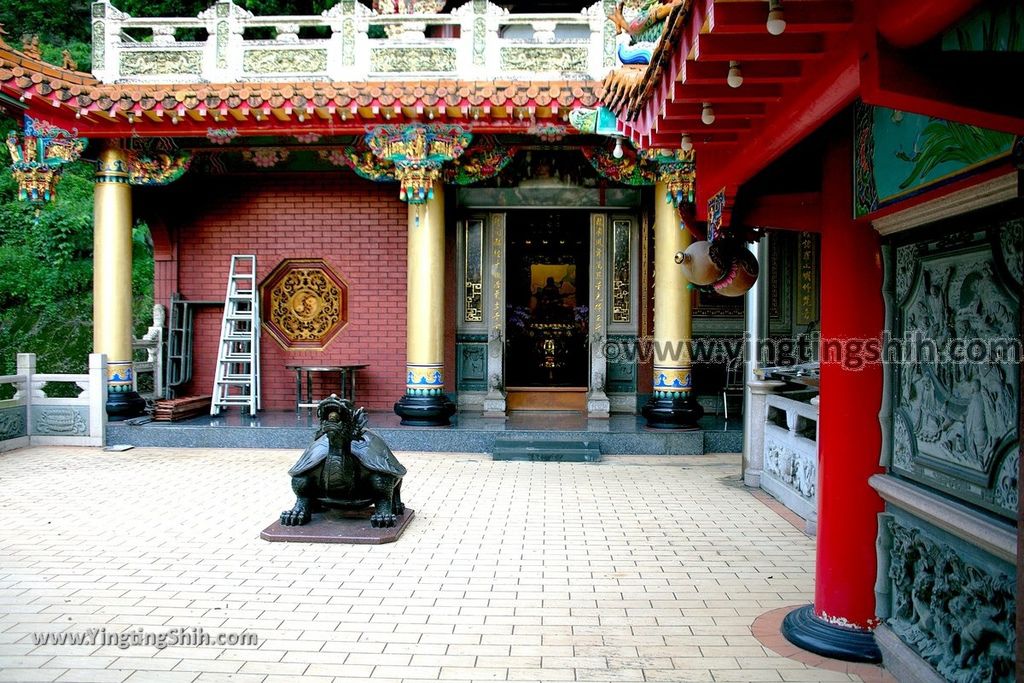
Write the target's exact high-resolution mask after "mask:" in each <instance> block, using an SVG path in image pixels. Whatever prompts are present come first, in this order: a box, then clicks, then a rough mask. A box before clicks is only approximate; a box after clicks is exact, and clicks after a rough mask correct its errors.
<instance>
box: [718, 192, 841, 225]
mask: <svg viewBox="0 0 1024 683" xmlns="http://www.w3.org/2000/svg"><path fill="white" fill-rule="evenodd" d="M744 204H745V208H744V209H743V210H742V211H737V212H736V213H737V215H738V216H739V218H738V220H737V222H738V223H740V224H742V225H749V226H752V227H755V228H773V229H778V230H797V231H800V232H821V193H819V192H799V193H797V192H795V193H793V194H773V195H764V196H761V197H757V198H756V199H754V200H753V201H752V202H749V203H746V202H745V203H744Z"/></svg>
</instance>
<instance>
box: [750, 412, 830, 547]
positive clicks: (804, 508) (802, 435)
mask: <svg viewBox="0 0 1024 683" xmlns="http://www.w3.org/2000/svg"><path fill="white" fill-rule="evenodd" d="M766 398H767V400H766V403H767V408H768V409H767V412H766V414H765V421H764V469H763V471H762V472H761V488H762V489H764V490H765V491H767V492H768V493H770V494H772V495H773V496H775V497H776V498H778V499H779V501H781V502H782V504H783V505H785V506H786V507H788V508H789V509H790V510H792V511H793V512H795V513H796V514H798V515H800V516H801V517H803V518H804V519H805V520H806V521H807V522H808V523H809V526H811V527H812V528H813V526H814V525H815V524H816V523H817V520H818V496H817V488H818V406H817V405H814V404H812V403H805V402H803V401H798V400H796V399H794V398H789V397H787V396H785V395H782V394H768V395H767V397H766Z"/></svg>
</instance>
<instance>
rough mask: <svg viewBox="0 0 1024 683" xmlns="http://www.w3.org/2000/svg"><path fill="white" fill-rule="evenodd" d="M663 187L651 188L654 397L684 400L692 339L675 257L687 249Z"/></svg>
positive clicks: (687, 305) (685, 233)
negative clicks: (652, 212) (652, 216)
mask: <svg viewBox="0 0 1024 683" xmlns="http://www.w3.org/2000/svg"><path fill="white" fill-rule="evenodd" d="M666 192H667V187H666V185H665V183H663V182H658V183H657V184H656V185H655V186H654V196H655V207H654V349H655V354H656V355H655V357H654V387H653V388H654V397H655V398H656V399H658V398H661V399H677V398H687V397H688V396H689V395H690V390H691V389H692V384H691V381H690V356H689V348H688V344H689V342H690V339H691V337H692V335H693V323H692V320H691V305H690V291H689V290H688V289H687V284H688V282H687V280H686V278H685V277H684V276H683V270H682V268H680V267H679V265H678V264H677V263H676V262H675V255H676V254H677V253H678V252H680V251H683V250H684V249H686V247H688V246H689V245H690V233H689V231H688V230H685V229H681V227H680V224H679V212H678V211H677V210H676V208H675V206H674V205H672V204H671V203H669V202H666V201H665V199H664V197H665V195H666Z"/></svg>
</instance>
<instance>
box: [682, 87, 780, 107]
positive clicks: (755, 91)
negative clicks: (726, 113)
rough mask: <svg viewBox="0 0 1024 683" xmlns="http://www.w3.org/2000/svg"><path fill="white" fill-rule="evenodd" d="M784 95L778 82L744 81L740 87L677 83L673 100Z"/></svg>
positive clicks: (766, 98)
mask: <svg viewBox="0 0 1024 683" xmlns="http://www.w3.org/2000/svg"><path fill="white" fill-rule="evenodd" d="M780 97H782V86H781V85H779V84H778V83H750V84H747V83H744V84H743V85H742V86H740V87H739V88H730V87H729V86H728V85H726V84H725V83H723V84H721V85H690V84H689V83H676V84H675V88H674V89H673V91H672V101H673V102H712V103H714V102H765V101H770V100H777V99H779V98H780Z"/></svg>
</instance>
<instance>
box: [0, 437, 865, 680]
mask: <svg viewBox="0 0 1024 683" xmlns="http://www.w3.org/2000/svg"><path fill="white" fill-rule="evenodd" d="M297 454H298V453H297V452H295V451H280V450H239V451H232V450H213V449H194V450H171V449H134V450H130V451H126V452H123V453H106V452H102V451H99V450H96V449H86V448H44V447H39V448H31V449H23V450H19V451H14V452H11V453H6V454H3V455H0V482H2V488H0V681H18V682H21V681H71V682H83V683H84V682H86V681H112V682H115V683H123V682H126V681H127V682H129V683H136V682H143V683H157V682H159V681H173V682H178V681H181V682H184V683H205V682H214V681H233V682H242V683H248V682H249V681H252V682H253V683H284V682H286V681H300V680H301V681H303V682H305V683H318V682H327V681H333V682H334V683H341V682H343V681H358V680H366V679H372V680H374V681H424V680H441V681H449V680H450V681H589V682H594V683H602V682H611V681H736V682H740V681H754V680H757V681H762V680H767V681H789V680H799V681H808V680H810V681H849V680H860V678H858V677H857V676H856V675H855V674H853V673H845V672H836V671H829V670H825V669H820V668H814V667H809V666H807V665H805V664H803V663H801V662H798V661H794V660H792V659H787V658H784V657H781V656H779V655H778V654H776V653H775V652H773V651H772V650H771V649H768V648H766V647H764V646H763V645H762V644H761V643H760V641H759V640H758V639H757V638H755V637H754V635H753V634H752V631H751V625H752V624H753V623H754V620H755V619H756V618H757V617H758V616H759V615H762V614H764V613H766V612H768V611H770V610H773V609H776V608H779V607H783V606H786V605H796V604H800V603H805V602H809V601H810V600H811V599H812V594H813V578H814V544H813V540H812V539H809V538H808V537H806V536H805V535H803V534H802V533H800V532H799V531H798V530H797V529H795V528H794V527H793V526H792V525H791V524H790V523H789V522H787V521H786V520H784V519H783V518H782V517H780V516H778V515H777V514H776V513H774V512H772V511H771V510H769V509H768V508H767V507H766V506H765V504H764V503H762V502H761V501H760V500H758V499H757V498H755V497H754V496H752V495H751V494H750V493H749V492H748V491H747V490H745V489H744V488H743V487H742V486H741V485H740V483H739V480H738V476H737V473H738V470H739V462H738V456H732V455H727V456H703V457H677V458H665V457H662V458H640V457H632V456H630V457H611V458H607V459H606V460H605V461H603V462H601V463H598V464H561V463H517V462H492V461H491V460H490V459H489V458H488V457H487V456H483V455H476V454H463V455H459V454H420V453H401V454H399V457H400V459H401V460H402V462H403V464H405V465H406V466H407V467H408V469H409V474H408V475H407V477H406V479H405V481H404V483H403V498H404V499H405V500H406V502H407V504H408V505H409V506H410V507H412V508H414V509H415V511H416V512H415V518H414V520H413V521H412V523H411V524H410V526H409V528H408V530H407V531H406V533H405V535H404V536H403V537H402V538H401V539H400V540H399V542H397V543H395V544H391V545H383V546H343V545H307V544H291V543H267V542H264V541H262V540H260V539H259V532H260V530H261V529H263V528H264V527H265V526H267V525H268V524H269V523H270V522H272V521H273V520H274V519H275V518H276V517H277V515H278V514H279V513H280V511H281V510H282V509H285V508H286V507H289V506H290V505H291V502H292V498H291V495H290V488H289V481H288V477H287V475H286V471H287V469H288V468H289V466H290V465H291V464H292V463H293V462H294V460H295V459H296V457H297ZM200 628H201V629H202V630H203V631H202V632H203V633H204V634H206V635H211V636H212V637H214V638H216V637H217V636H219V635H226V634H238V633H243V632H244V633H245V634H253V635H255V636H256V637H257V638H258V643H257V644H229V643H211V644H209V645H206V646H200V647H192V646H188V645H186V644H178V645H170V646H167V647H164V648H162V649H159V648H157V647H155V646H143V645H138V646H132V647H128V648H121V647H119V646H118V645H117V644H115V643H114V642H107V643H104V642H102V640H99V641H97V642H92V643H90V644H78V645H72V644H67V643H64V644H57V643H53V642H50V643H49V644H44V643H39V642H37V639H38V638H39V637H40V634H50V633H52V634H58V633H60V634H68V635H69V636H76V635H77V634H83V633H86V634H87V633H90V629H93V630H95V631H94V632H96V633H99V634H101V635H100V636H99V638H100V639H102V638H103V636H102V634H103V633H106V634H107V636H106V637H107V638H108V640H109V639H110V638H113V636H112V635H111V634H115V633H119V632H122V631H126V630H127V631H129V632H140V630H141V631H142V632H145V633H148V634H154V635H159V634H165V633H168V632H171V631H172V629H183V630H184V633H186V634H193V635H194V634H196V633H198V631H197V629H200Z"/></svg>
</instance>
